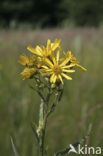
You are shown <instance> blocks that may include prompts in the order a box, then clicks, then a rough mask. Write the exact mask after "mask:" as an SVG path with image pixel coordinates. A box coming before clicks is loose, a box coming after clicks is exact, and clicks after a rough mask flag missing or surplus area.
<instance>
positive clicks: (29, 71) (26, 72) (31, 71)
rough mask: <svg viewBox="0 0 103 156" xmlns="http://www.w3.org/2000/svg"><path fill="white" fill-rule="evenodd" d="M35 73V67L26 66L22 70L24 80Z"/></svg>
mask: <svg viewBox="0 0 103 156" xmlns="http://www.w3.org/2000/svg"><path fill="white" fill-rule="evenodd" d="M35 73H36V69H35V68H25V69H24V70H23V71H22V72H21V75H22V77H23V80H25V79H30V78H31V77H32V76H33V75H34V74H35Z"/></svg>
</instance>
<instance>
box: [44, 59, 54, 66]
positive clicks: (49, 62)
mask: <svg viewBox="0 0 103 156" xmlns="http://www.w3.org/2000/svg"><path fill="white" fill-rule="evenodd" d="M45 62H46V63H47V64H48V65H49V66H50V67H53V64H52V62H51V61H50V60H49V59H47V58H46V59H45Z"/></svg>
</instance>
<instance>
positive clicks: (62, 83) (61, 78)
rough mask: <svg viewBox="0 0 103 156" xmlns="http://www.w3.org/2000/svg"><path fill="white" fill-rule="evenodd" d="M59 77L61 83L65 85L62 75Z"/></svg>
mask: <svg viewBox="0 0 103 156" xmlns="http://www.w3.org/2000/svg"><path fill="white" fill-rule="evenodd" d="M58 77H59V79H60V81H61V83H62V84H63V83H64V82H63V79H62V77H61V75H58Z"/></svg>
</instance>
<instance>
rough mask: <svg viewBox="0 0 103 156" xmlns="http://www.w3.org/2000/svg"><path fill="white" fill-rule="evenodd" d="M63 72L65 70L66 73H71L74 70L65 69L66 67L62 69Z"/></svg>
mask: <svg viewBox="0 0 103 156" xmlns="http://www.w3.org/2000/svg"><path fill="white" fill-rule="evenodd" d="M62 71H63V72H67V73H73V72H75V70H67V69H62Z"/></svg>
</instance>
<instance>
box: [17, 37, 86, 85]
mask: <svg viewBox="0 0 103 156" xmlns="http://www.w3.org/2000/svg"><path fill="white" fill-rule="evenodd" d="M60 42H61V40H58V39H56V40H55V41H54V42H51V40H50V39H48V40H47V45H46V46H36V48H33V47H31V46H28V47H27V49H28V50H29V51H30V52H32V53H33V55H32V56H30V58H28V57H27V56H26V55H21V56H20V60H19V63H20V64H22V65H23V66H27V68H25V69H24V70H23V71H22V72H21V75H22V77H23V79H24V80H25V79H29V78H31V77H32V76H33V75H34V74H35V72H36V71H37V72H36V74H37V77H40V75H42V76H46V77H48V78H49V80H50V82H51V83H56V82H58V81H59V82H61V83H62V84H63V79H64V78H66V79H68V80H72V78H71V77H70V76H69V75H68V73H73V72H75V70H74V69H72V68H73V67H75V66H77V67H79V68H81V69H82V70H83V71H86V69H85V68H84V67H82V66H81V65H80V63H79V62H78V61H77V59H76V57H74V56H73V55H72V54H71V51H67V53H65V52H64V51H63V50H62V48H61V45H60ZM60 52H61V53H62V54H63V58H59V57H60Z"/></svg>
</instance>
